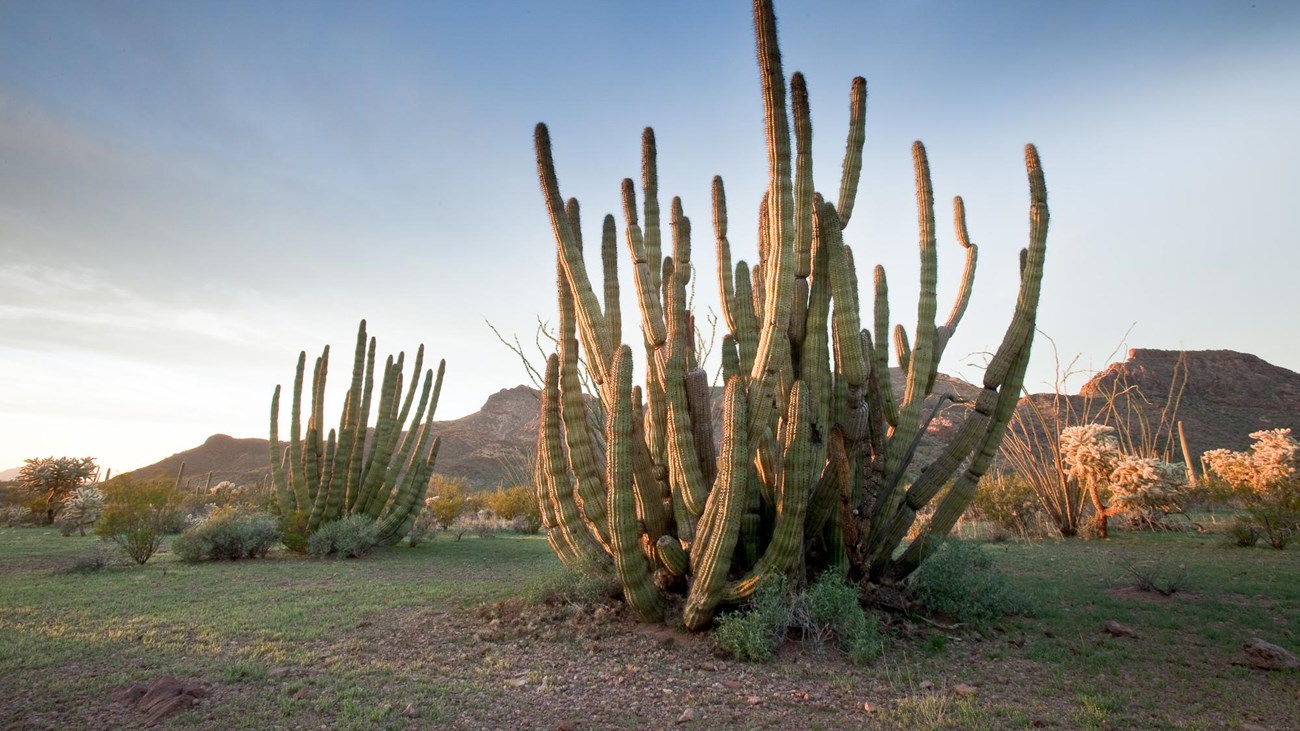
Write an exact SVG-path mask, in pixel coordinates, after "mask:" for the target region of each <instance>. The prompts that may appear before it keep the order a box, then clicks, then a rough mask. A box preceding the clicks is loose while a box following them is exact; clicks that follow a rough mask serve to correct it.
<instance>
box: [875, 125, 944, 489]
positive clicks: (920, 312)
mask: <svg viewBox="0 0 1300 731" xmlns="http://www.w3.org/2000/svg"><path fill="white" fill-rule="evenodd" d="M912 165H913V168H914V170H915V173H916V209H917V226H918V228H919V229H920V255H921V288H920V293H919V295H918V297H917V305H916V330H915V331H914V332H913V336H914V338H913V340H914V341H913V343H912V350H911V352H910V353H909V354H908V356H907V362H908V368H907V386H906V388H905V389H904V391H903V400H902V402H901V403H900V404H899V406H898V421H897V423H896V424H895V428H894V433H893V435H892V437H893V438H892V439H891V440H890V442H889V447H888V448H887V451H886V453H885V473H886V474H890V475H892V474H894V473H895V472H898V471H899V470H900V465H901V464H902V461H903V453H904V452H906V451H907V447H908V445H909V444H910V443H911V441H912V437H913V436H915V434H916V430H917V425H918V424H919V423H920V420H921V407H922V404H923V402H924V401H925V397H926V391H925V387H926V383H927V381H929V374H930V364H931V363H932V362H933V360H934V333H935V325H934V318H935V312H936V309H937V306H938V305H937V288H938V287H937V285H938V271H939V266H938V256H937V247H936V245H935V233H934V187H933V185H931V183H930V163H929V161H928V160H927V159H926V155H925V146H924V145H922V144H921V143H920V142H914V143H912ZM889 512H892V511H886V514H888V513H889Z"/></svg>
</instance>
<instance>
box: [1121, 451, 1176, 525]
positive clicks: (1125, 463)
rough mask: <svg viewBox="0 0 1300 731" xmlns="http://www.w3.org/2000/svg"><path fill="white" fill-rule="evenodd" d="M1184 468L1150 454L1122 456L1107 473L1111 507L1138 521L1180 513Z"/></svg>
mask: <svg viewBox="0 0 1300 731" xmlns="http://www.w3.org/2000/svg"><path fill="white" fill-rule="evenodd" d="M1186 486H1187V470H1186V468H1185V467H1184V466H1183V465H1181V464H1170V463H1169V462H1163V461H1161V460H1158V459H1155V458H1153V457H1136V456H1134V455H1131V454H1125V455H1121V456H1120V458H1119V462H1118V463H1117V464H1116V465H1115V469H1114V470H1113V471H1111V473H1110V500H1111V507H1112V508H1113V509H1114V510H1116V511H1117V512H1121V513H1125V514H1127V515H1130V516H1132V517H1134V518H1135V519H1138V520H1147V521H1152V516H1155V515H1157V514H1159V515H1168V514H1170V513H1181V512H1183V507H1182V500H1183V496H1184V488H1186Z"/></svg>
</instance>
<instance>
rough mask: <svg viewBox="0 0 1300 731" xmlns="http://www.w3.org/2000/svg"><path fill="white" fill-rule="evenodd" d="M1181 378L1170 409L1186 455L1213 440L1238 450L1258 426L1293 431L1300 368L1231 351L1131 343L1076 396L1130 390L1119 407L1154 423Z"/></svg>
mask: <svg viewBox="0 0 1300 731" xmlns="http://www.w3.org/2000/svg"><path fill="white" fill-rule="evenodd" d="M1184 378H1185V379H1186V380H1185V381H1184ZM1180 384H1184V385H1183V386H1182V395H1181V399H1179V401H1178V409H1177V412H1176V413H1177V418H1178V419H1179V420H1181V421H1182V422H1183V428H1184V430H1185V432H1186V433H1187V442H1188V446H1189V448H1190V449H1191V452H1192V459H1197V458H1199V457H1200V454H1201V453H1202V452H1205V451H1206V450H1209V449H1217V448H1219V447H1226V448H1229V449H1237V450H1240V449H1245V448H1246V447H1248V446H1249V445H1250V443H1251V439H1250V433H1251V432H1254V431H1259V430H1261V429H1277V428H1290V429H1292V430H1294V431H1295V432H1296V433H1300V373H1296V372H1295V371H1291V370H1287V369H1286V368H1281V367H1279V366H1275V365H1273V364H1271V363H1268V362H1267V361H1265V360H1264V359H1262V358H1259V357H1258V356H1254V355H1251V354H1249V353H1238V352H1236V351H1233V350H1188V351H1177V350H1152V349H1147V348H1135V349H1133V350H1130V351H1129V352H1128V359H1127V360H1125V361H1124V362H1122V363H1112V364H1111V365H1110V366H1108V367H1107V368H1106V369H1105V370H1104V371H1102V372H1100V373H1098V374H1097V375H1096V376H1094V377H1093V378H1092V380H1090V381H1088V382H1087V383H1086V384H1084V385H1083V387H1082V388H1081V389H1079V397H1080V398H1087V397H1092V398H1093V399H1094V400H1098V399H1099V398H1100V399H1101V400H1104V398H1105V396H1106V395H1107V394H1111V393H1119V392H1122V391H1124V390H1125V388H1129V389H1133V390H1131V391H1130V392H1129V393H1130V394H1132V395H1131V396H1129V397H1127V398H1123V399H1121V401H1122V403H1123V406H1124V407H1125V408H1126V409H1129V410H1131V413H1132V414H1134V416H1133V417H1132V418H1133V419H1137V418H1145V419H1146V420H1148V422H1152V423H1154V422H1158V420H1159V413H1160V410H1161V408H1162V407H1163V406H1164V405H1165V403H1166V401H1168V400H1169V397H1170V394H1171V393H1174V394H1176V393H1177V391H1178V386H1179V385H1180ZM1139 392H1140V395H1141V396H1143V397H1145V398H1142V397H1139Z"/></svg>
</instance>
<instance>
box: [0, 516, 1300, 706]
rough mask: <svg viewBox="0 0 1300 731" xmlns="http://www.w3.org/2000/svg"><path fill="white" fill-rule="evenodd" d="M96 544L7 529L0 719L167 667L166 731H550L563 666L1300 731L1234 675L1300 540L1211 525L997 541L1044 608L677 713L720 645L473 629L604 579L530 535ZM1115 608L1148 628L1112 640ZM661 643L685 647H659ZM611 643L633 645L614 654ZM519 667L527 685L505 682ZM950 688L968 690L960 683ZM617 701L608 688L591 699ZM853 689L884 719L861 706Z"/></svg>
mask: <svg viewBox="0 0 1300 731" xmlns="http://www.w3.org/2000/svg"><path fill="white" fill-rule="evenodd" d="M95 540H96V539H93V538H78V537H68V538H64V537H60V536H59V535H58V533H57V531H54V530H43V529H3V530H0V698H5V699H6V703H4V704H0V727H11V726H13V727H28V726H58V727H75V726H80V725H86V724H88V723H89V724H95V725H100V726H103V725H114V720H113V719H115V718H116V719H117V720H118V721H122V722H129V721H130V719H131V718H132V717H130V716H128V715H126V712H125V711H124V710H122V709H121V708H120V707H117V706H115V705H114V704H112V703H111V702H109V701H108V697H109V695H110V694H111V693H112V691H114V690H116V689H118V688H121V687H123V686H125V685H127V684H129V683H132V682H142V681H148V680H152V679H154V678H157V677H159V676H161V675H173V676H175V677H177V678H181V679H185V680H189V681H197V682H201V683H205V684H207V685H208V686H209V687H210V688H212V689H213V696H212V698H211V699H210V700H208V701H205V702H204V703H203V704H201V705H200V706H199V707H198V708H197V709H196V710H194V711H190V712H188V713H185V714H182V715H180V716H177V717H175V718H173V719H170V720H169V721H168V725H169V726H170V727H177V728H223V729H224V728H233V729H261V728H319V727H322V726H325V727H329V728H357V729H361V728H367V729H369V728H380V729H383V728H428V727H431V726H449V727H457V728H478V727H486V726H487V725H491V724H489V723H488V722H487V720H485V719H488V720H491V719H499V718H501V716H500V714H501V713H509V712H512V710H511V708H510V707H508V706H507V707H505V708H504V710H503V708H502V707H501V706H499V705H497V704H499V703H500V698H501V697H502V693H512V694H513V695H511V696H509V697H510V698H512V699H513V701H511V702H513V703H522V704H524V705H523V706H521V708H524V709H525V711H524V716H523V717H524V718H528V719H531V722H532V723H535V724H542V725H545V724H549V727H551V728H553V727H554V726H555V719H554V718H551V717H550V716H547V715H546V713H545V712H543V711H536V708H535V706H530V705H528V704H530V703H538V704H543V705H544V704H545V703H547V702H553V703H559V707H561V708H563V707H565V706H564V704H563V703H560V702H559V701H547V700H546V699H547V698H549V697H551V696H548V695H547V694H544V693H541V692H539V691H538V690H537V689H536V688H537V686H538V685H539V684H540V682H541V681H540V679H541V678H543V677H552V678H559V677H561V676H560V673H561V672H567V673H568V675H567V676H566V677H565V678H564V680H563V681H562V682H564V683H576V682H577V681H576V680H575V679H574V674H575V673H580V672H582V671H584V670H586V669H587V668H593V667H600V668H604V670H603V671H602V672H603V673H604V674H605V676H608V677H612V676H613V675H615V674H621V673H625V672H626V673H627V674H628V677H629V678H630V679H629V681H628V683H629V685H630V684H632V683H635V682H639V680H638V679H639V678H642V677H644V678H646V682H647V685H646V687H645V689H644V691H643V692H644V693H645V694H646V695H644V696H637V697H639V698H642V697H643V698H644V700H645V701H646V703H647V708H658V707H660V706H663V707H665V708H667V709H668V710H664V711H663V713H664V714H668V715H666V716H665V717H666V718H667V721H666V722H665V723H662V724H660V723H658V722H656V724H652V725H670V724H671V722H672V720H674V719H675V718H676V715H677V714H678V713H680V712H681V706H680V705H675V704H676V703H677V702H678V701H682V699H683V698H685V699H690V700H689V702H691V703H697V704H699V705H700V707H701V708H703V709H704V712H705V715H704V717H703V718H702V719H701V720H699V721H698V722H696V723H697V725H699V726H700V727H705V726H708V727H713V728H750V727H759V728H779V727H782V726H781V724H782V723H786V722H787V721H788V719H783V718H782V717H779V716H772V715H771V713H772V712H773V711H776V710H777V709H778V708H779V706H776V705H769V703H770V704H775V703H777V701H774V700H769V701H765V704H764V705H761V706H756V707H753V708H751V707H750V706H748V705H746V704H744V701H743V697H742V698H741V700H740V701H738V702H737V701H735V696H736V695H737V694H738V693H739V694H740V696H744V695H747V694H750V693H753V694H754V695H756V696H760V697H762V698H766V699H770V698H773V693H774V692H776V693H777V694H778V695H780V694H784V693H786V692H787V691H788V690H808V691H810V692H812V693H813V694H814V697H815V698H821V699H822V700H820V701H817V700H815V701H814V702H812V704H811V705H809V706H808V707H807V710H806V711H798V710H795V711H791V712H792V713H804V712H806V713H808V714H811V715H808V716H797V715H796V716H794V718H799V719H802V720H806V723H803V722H802V721H800V722H795V723H794V725H795V726H804V727H809V728H811V727H817V726H821V727H827V728H839V727H845V726H846V725H847V726H848V727H857V726H859V725H862V724H868V725H872V724H878V725H882V726H884V727H895V728H991V729H995V728H996V729H1000V728H1030V727H1034V726H1035V725H1036V724H1037V725H1045V726H1046V727H1048V728H1071V729H1072V728H1218V727H1225V726H1226V727H1235V726H1237V725H1239V724H1241V723H1256V724H1258V725H1261V726H1264V727H1266V728H1278V729H1280V728H1300V695H1298V694H1297V693H1296V688H1297V687H1298V683H1300V674H1297V673H1263V672H1259V671H1252V670H1249V669H1246V668H1244V667H1241V666H1238V665H1235V664H1233V661H1234V660H1237V659H1239V658H1240V657H1241V645H1242V643H1243V642H1244V641H1245V640H1247V639H1249V638H1251V637H1262V638H1264V639H1266V640H1269V641H1271V642H1275V643H1277V644H1281V645H1283V646H1285V647H1288V648H1290V649H1292V650H1293V651H1295V650H1297V649H1300V550H1297V549H1296V548H1292V549H1290V550H1287V551H1275V550H1272V549H1267V548H1253V549H1240V548H1233V547H1227V546H1225V545H1224V542H1223V539H1222V537H1221V536H1219V535H1210V534H1195V533H1180V534H1151V533H1126V532H1117V533H1116V534H1115V536H1114V537H1113V538H1111V539H1110V540H1108V541H1039V542H1035V543H1032V544H1030V543H982V544H981V546H982V548H983V550H984V551H986V552H987V553H988V554H989V555H990V556H991V557H992V559H993V562H994V565H995V566H996V567H998V568H999V569H1000V570H1001V571H1002V572H1004V573H1005V574H1006V576H1007V581H1008V582H1009V583H1010V584H1011V585H1012V586H1013V588H1015V589H1016V590H1018V591H1019V592H1021V593H1023V594H1025V595H1026V596H1027V597H1028V598H1029V600H1030V601H1031V602H1032V605H1033V607H1034V613H1033V615H1032V616H1029V617H1008V618H1004V619H1002V620H1000V621H997V622H995V623H993V624H991V625H989V626H982V627H978V628H976V629H969V630H965V631H958V632H944V631H940V630H939V629H937V628H934V627H930V626H928V625H912V626H911V627H910V629H908V628H907V627H900V626H899V625H898V624H897V623H895V624H894V626H893V628H892V629H889V630H888V631H887V632H888V634H887V639H886V644H885V649H884V654H883V656H882V657H881V658H880V659H879V660H877V661H875V662H874V663H871V664H869V665H867V666H865V667H858V666H854V665H852V664H850V663H848V662H847V661H845V660H844V659H843V658H842V657H840V656H839V654H838V653H816V652H812V651H811V650H806V649H803V648H800V647H799V646H798V645H795V646H791V644H790V643H787V646H786V648H784V649H783V650H782V651H781V654H780V656H779V657H778V658H777V660H776V662H774V663H771V664H767V665H741V664H739V663H733V664H730V665H729V667H730V668H731V670H730V672H731V673H732V675H731V676H728V675H725V674H724V673H723V672H722V671H718V673H717V675H716V676H713V677H714V679H710V678H705V679H704V680H703V681H701V682H702V683H703V685H701V684H695V685H692V686H689V687H688V688H687V689H685V690H684V691H683V694H682V696H681V697H676V696H674V697H675V698H676V700H674V701H672V702H667V701H662V702H656V700H655V699H657V698H658V699H664V698H667V696H664V695H663V693H664V691H663V689H664V688H668V687H670V686H671V685H672V683H673V682H674V681H673V680H672V678H674V677H692V678H696V679H698V677H699V676H700V673H699V670H698V669H697V668H698V665H699V664H700V663H702V662H714V659H713V658H712V656H711V655H710V654H709V648H710V647H711V643H710V642H709V641H708V640H706V639H700V638H691V637H688V636H686V635H683V634H681V633H676V632H673V631H672V630H668V629H664V630H662V631H661V632H660V634H646V633H647V631H648V630H646V629H645V628H641V627H639V626H637V625H632V624H628V623H622V622H615V623H612V624H610V623H606V624H599V625H594V626H593V625H592V624H590V620H589V619H588V620H581V619H580V620H578V621H575V622H571V621H570V620H569V617H570V614H569V613H570V612H571V611H572V610H573V609H575V607H576V606H577V605H576V604H573V603H570V602H565V601H561V602H556V603H554V604H553V605H551V608H550V609H548V610H547V611H553V612H554V613H555V614H556V616H559V617H560V619H558V620H552V624H551V625H548V626H549V627H551V628H553V629H554V631H551V630H547V629H546V627H547V626H543V627H542V629H540V630H538V632H539V634H537V635H535V636H533V637H532V638H530V639H527V640H520V641H518V642H514V641H511V640H506V641H495V640H489V641H479V640H476V639H475V638H474V637H473V635H474V633H475V632H476V631H477V630H478V629H480V628H482V627H484V626H485V625H486V624H487V622H488V620H486V619H484V618H482V617H481V616H480V614H479V613H478V611H479V610H478V607H479V605H480V604H481V603H483V602H485V601H494V600H497V599H504V598H510V597H520V596H531V597H532V598H533V601H537V600H538V598H539V597H540V596H542V595H555V592H556V591H558V590H563V596H570V595H572V596H574V597H579V598H580V597H581V596H585V595H588V594H591V595H599V594H601V591H597V590H596V589H600V587H596V588H595V589H592V590H590V591H588V590H586V589H585V588H584V587H582V586H576V585H573V584H572V583H571V578H566V576H565V574H564V573H563V572H562V571H561V569H560V567H559V563H558V561H556V559H555V558H554V556H553V555H552V553H551V551H550V549H549V547H548V546H547V545H546V543H545V541H544V540H541V539H540V538H537V537H515V536H500V537H497V538H494V539H491V540H482V539H478V538H474V537H466V538H465V540H462V541H455V540H449V539H448V538H446V537H445V536H444V535H440V536H439V537H438V538H437V539H436V540H435V541H433V542H430V543H426V544H424V545H422V546H420V547H419V548H415V549H411V548H406V547H394V548H389V549H383V550H380V551H377V552H376V553H374V554H373V555H371V556H369V557H367V558H364V559H360V560H325V561H322V560H315V559H310V558H305V557H300V556H295V555H291V554H288V553H286V552H282V551H281V552H276V553H273V554H272V555H271V557H269V558H267V559H258V560H249V561H239V562H225V563H223V562H211V563H209V562H205V563H201V564H195V565H187V564H182V563H180V562H178V561H176V560H175V559H174V557H172V556H171V555H170V554H166V553H164V554H161V555H159V556H158V557H157V558H155V559H154V560H153V561H151V562H150V563H149V564H148V565H146V566H143V567H135V566H131V567H118V568H112V569H107V570H102V571H96V572H88V573H68V572H66V571H63V570H62V568H63V567H66V566H68V565H70V564H71V563H73V562H74V561H75V559H76V557H77V556H78V555H81V554H83V553H85V552H87V551H89V550H90V549H91V548H92V547H93V545H94V543H95ZM1134 567H1147V568H1151V567H1155V568H1158V569H1159V570H1160V572H1163V573H1161V574H1160V575H1161V576H1175V575H1176V576H1178V577H1179V581H1178V591H1176V592H1175V593H1174V594H1173V595H1172V596H1169V597H1164V596H1160V595H1159V594H1155V593H1149V592H1146V593H1144V592H1140V591H1136V590H1134V589H1133V588H1132V586H1133V584H1134V576H1133V574H1134V572H1133V568H1134ZM577 601H578V599H574V602H577ZM588 616H589V615H588ZM1108 620H1116V621H1119V622H1122V623H1124V624H1126V625H1129V626H1131V627H1133V628H1134V629H1135V630H1136V631H1137V633H1138V637H1136V638H1118V637H1111V636H1110V635H1108V634H1106V633H1105V632H1104V631H1103V630H1102V628H1103V626H1104V624H1105V623H1106V622H1107V621H1108ZM528 621H532V620H528ZM504 627H505V625H502V628H504ZM493 631H495V632H498V634H500V633H501V632H500V628H498V630H493ZM512 631H514V630H508V631H506V633H505V634H507V635H508V634H509V632H512ZM548 632H549V634H548ZM665 635H667V637H666V636H665ZM666 639H671V640H672V642H671V643H669V644H671V645H674V646H675V649H672V650H664V649H663V648H664V647H665V644H664V643H665V640H666ZM697 640H698V641H697ZM636 648H641V649H636ZM612 649H617V650H619V651H622V652H623V653H624V654H622V655H615V656H611V657H609V659H606V658H607V655H605V654H602V653H608V652H610V651H611V650H612ZM539 650H540V651H542V652H543V653H545V654H544V655H542V657H545V658H546V659H545V660H540V659H538V657H539V656H538V655H536V654H535V653H537V652H538V651H539ZM627 653H636V654H635V655H629V654H627ZM615 658H616V659H615ZM556 663H559V665H558V666H557V665H556ZM566 666H567V668H568V670H567V671H565V670H564V667H566ZM629 666H636V667H637V668H638V669H637V670H635V671H632V670H629V669H628V667H629ZM640 668H644V669H640ZM652 669H653V675H652ZM659 674H663V676H664V677H663V678H662V679H660V678H659V677H658V675H659ZM592 675H593V676H598V675H599V674H597V673H592ZM518 677H523V678H525V680H526V682H527V684H528V687H527V688H524V689H514V690H511V689H509V687H508V686H507V685H506V681H508V680H509V679H511V678H518ZM601 677H604V676H601ZM727 677H743V678H744V687H743V689H742V690H740V691H732V690H729V689H727V688H726V687H725V686H723V685H720V684H719V680H721V679H724V678H727ZM592 682H596V683H600V682H605V681H602V680H600V677H596V678H595V679H594V680H593V681H592ZM958 684H967V685H971V686H973V687H974V688H975V692H974V693H973V694H966V695H958V694H956V693H955V692H954V691H953V689H954V688H956V686H957V685H958ZM503 688H507V690H505V691H503V690H502V689H503ZM603 690H607V691H609V692H612V691H613V690H614V687H612V686H608V685H603V686H602V685H599V684H597V685H595V686H593V687H590V688H587V687H584V688H583V690H582V693H584V694H586V696H584V697H591V696H592V695H593V694H594V696H595V697H600V695H601V693H602V692H603ZM575 692H576V691H575ZM639 692H641V691H639ZM729 698H730V700H728V699H729ZM864 701H869V702H870V704H871V705H872V706H873V707H875V708H876V709H877V710H876V711H874V712H873V715H871V716H870V717H869V718H868V717H866V716H863V715H862V714H863V711H862V704H863V702H864ZM683 702H684V701H683ZM665 703H666V704H667V705H664V704H665ZM727 703H738V707H737V708H734V709H733V708H730V707H729V706H727V705H726V704H727ZM408 706H410V707H411V708H413V709H415V711H414V713H410V712H405V709H407V707H408ZM801 708H802V707H801ZM853 709H857V710H856V713H857V714H858V715H853V713H855V711H853ZM514 710H515V711H517V710H518V708H516V709H514ZM724 711H725V712H726V713H731V714H732V715H731V716H726V715H718V714H721V713H723V712H724ZM105 713H108V714H113V713H116V714H119V715H118V716H112V715H109V716H107V717H106V716H104V715H103V714H105ZM647 713H652V712H651V711H647V710H645V709H643V710H642V711H640V712H639V714H633V713H631V712H630V711H628V710H627V709H626V708H623V707H620V704H619V703H611V707H610V708H609V709H608V711H607V715H605V716H604V717H603V721H602V722H601V723H596V724H595V725H594V726H593V727H602V724H603V725H604V726H614V727H636V726H640V725H645V724H646V721H647V719H648V718H657V717H654V716H647V715H645V714H647ZM528 714H533V715H528ZM619 714H622V715H619ZM746 714H750V715H746ZM765 714H767V715H765ZM512 718H513V717H512ZM33 719H37V720H36V721H34V720H33ZM467 719H468V720H467ZM620 719H621V720H620ZM38 721H39V722H38ZM506 723H507V725H510V723H509V722H506ZM787 727H788V726H787Z"/></svg>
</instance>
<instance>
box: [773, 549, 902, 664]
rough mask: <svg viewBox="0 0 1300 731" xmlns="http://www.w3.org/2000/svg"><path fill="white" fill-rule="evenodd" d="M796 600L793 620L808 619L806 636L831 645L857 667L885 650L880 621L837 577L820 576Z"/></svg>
mask: <svg viewBox="0 0 1300 731" xmlns="http://www.w3.org/2000/svg"><path fill="white" fill-rule="evenodd" d="M796 599H797V600H798V601H796V604H795V609H796V612H795V616H796V619H798V618H799V617H800V615H801V614H802V615H804V616H806V618H807V621H806V622H805V623H804V625H805V632H811V633H813V635H814V636H816V637H817V638H818V639H819V640H821V641H823V642H825V641H832V642H834V644H835V645H836V646H837V647H838V648H839V649H840V650H841V651H843V652H844V653H845V654H846V655H848V657H849V660H851V661H852V662H854V663H855V664H858V665H865V664H866V663H869V662H871V661H872V660H875V659H876V658H877V657H879V656H880V653H881V651H882V650H883V649H884V646H885V643H884V636H883V635H882V634H881V633H880V621H879V620H878V619H876V615H874V614H868V613H867V612H866V611H864V610H863V609H862V603H861V602H859V601H858V592H857V590H856V589H855V588H854V587H853V586H851V585H849V584H847V583H845V582H844V580H843V579H841V578H840V577H839V576H837V575H835V574H834V573H830V572H828V573H825V574H822V575H821V577H820V578H818V579H817V581H815V582H813V584H812V586H809V587H808V588H807V590H805V591H804V592H803V593H802V594H801V595H800V596H799V597H796ZM800 610H802V611H800Z"/></svg>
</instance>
